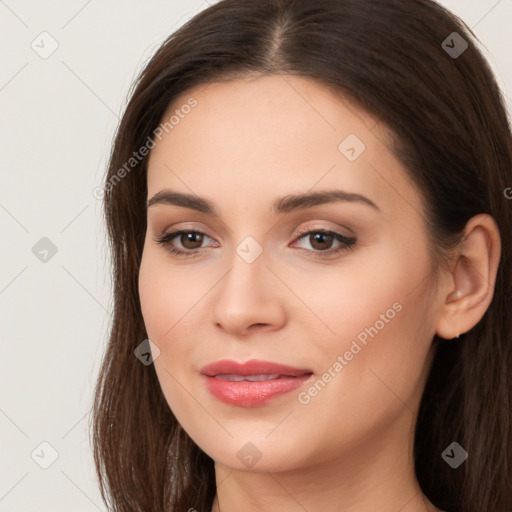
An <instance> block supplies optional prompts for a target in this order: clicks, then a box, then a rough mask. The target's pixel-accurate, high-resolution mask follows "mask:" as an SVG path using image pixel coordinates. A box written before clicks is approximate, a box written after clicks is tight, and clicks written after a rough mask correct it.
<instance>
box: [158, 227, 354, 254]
mask: <svg viewBox="0 0 512 512" xmlns="http://www.w3.org/2000/svg"><path fill="white" fill-rule="evenodd" d="M182 234H198V235H204V236H206V237H208V235H206V233H203V232H202V231H194V230H177V231H172V232H170V233H166V234H163V235H162V236H160V237H157V238H155V239H154V241H155V242H157V243H158V244H160V245H162V246H163V247H164V248H165V249H166V250H167V251H169V252H170V253H171V254H173V255H175V256H178V257H187V256H189V257H191V256H196V255H198V254H199V253H201V252H203V250H202V249H204V248H200V249H190V250H187V251H183V250H180V249H177V248H176V247H173V246H172V245H169V244H170V242H171V241H172V240H174V239H175V238H177V237H178V236H180V235H182ZM311 234H322V235H332V236H333V237H334V238H335V239H336V240H337V241H338V242H340V244H341V245H340V246H339V247H338V248H337V249H330V250H328V251H318V250H310V249H303V250H304V251H307V252H308V253H313V254H308V256H310V257H317V256H320V257H324V255H325V257H327V256H332V255H333V254H338V253H341V252H344V251H349V250H352V249H353V248H354V247H355V246H356V239H355V238H352V237H348V236H345V235H342V234H341V233H337V232H336V231H329V230H326V229H309V230H303V231H300V232H299V233H297V237H296V238H297V240H300V239H301V238H303V237H305V236H306V235H311ZM208 238H210V237H208Z"/></svg>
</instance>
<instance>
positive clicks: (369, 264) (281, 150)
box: [139, 75, 436, 471]
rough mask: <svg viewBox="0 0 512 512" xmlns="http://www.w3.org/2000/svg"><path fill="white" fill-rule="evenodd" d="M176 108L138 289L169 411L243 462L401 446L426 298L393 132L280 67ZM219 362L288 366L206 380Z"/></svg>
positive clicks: (230, 369)
mask: <svg viewBox="0 0 512 512" xmlns="http://www.w3.org/2000/svg"><path fill="white" fill-rule="evenodd" d="M191 98H193V99H191ZM187 104H189V105H191V104H193V105H195V106H194V107H193V108H186V107H184V105H187ZM176 110H178V112H179V113H181V114H179V115H178V117H179V122H176V119H175V120H174V121H175V122H174V123H173V124H172V129H169V128H168V129H167V130H164V131H163V134H162V135H161V136H160V139H161V140H160V139H156V142H157V143H156V147H154V149H153V150H152V153H151V155H150V159H149V163H148V200H149V201H150V202H151V205H150V206H149V207H148V215H147V233H146V239H145V245H144V251H143V257H142V262H141V266H140V274H139V290H140V300H141V308H142V313H143V317H144V322H145V325H146V329H147V333H148V337H149V339H150V340H151V341H152V342H153V344H154V346H156V347H158V350H159V355H158V357H156V359H155V363H154V364H155V370H156V373H157V376H158V379H159V382H160V384H161V387H162V390H163V393H164V395H165V397H166V400H167V402H168V404H169V407H170V408H171V410H172V411H173V413H174V415H175V416H176V418H177V420H178V421H179V422H180V424H181V425H182V426H183V428H184V429H185V431H186V432H187V433H188V434H189V435H190V437H191V438H192V439H193V440H194V441H195V442H196V443H197V444H198V446H199V447H200V448H201V449H203V450H204V451H205V452H206V453H207V454H208V455H209V456H210V457H212V458H213V459H214V460H215V461H216V462H217V463H220V464H223V465H226V466H229V467H231V468H237V469H242V470H248V469H251V470H252V471H278V470H287V469H297V468H300V467H305V466H311V465H312V464H319V463H321V462H326V461H332V460H334V459H336V458H340V457H344V456H345V457H348V456H349V454H351V453H360V452H361V450H363V449H370V447H371V449H372V450H375V449H378V446H379V444H382V443H384V442H387V443H388V444H389V443H390V442H391V440H393V441H392V442H393V443H394V442H402V443H403V442H404V440H405V439H408V438H409V437H410V436H411V435H412V426H411V425H412V424H413V421H414V413H413V412H412V411H415V410H416V409H417V406H418V403H419V400H420V397H421V393H422V391H423V387H424V383H425V378H426V375H427V373H428V369H429V366H430V362H431V355H432V338H433V336H434V333H435V317H436V306H435V304H436V301H435V297H434V295H433V283H432V279H431V269H432V263H431V256H430V252H429V246H428V241H427V233H426V228H425V222H424V218H423V214H422V212H423V208H422V205H421V197H420V194H419V192H418V190H417V189H416V188H415V187H414V186H413V184H412V183H411V182H410V181H409V180H408V179H407V177H406V170H405V169H404V167H403V166H402V165H401V164H400V163H399V162H398V161H397V160H396V159H395V157H394V156H393V154H392V152H391V149H390V148H391V145H390V139H389V137H388V134H387V132H386V131H385V129H384V128H383V127H382V126H381V125H380V124H378V123H377V122H376V120H375V119H372V118H371V117H370V116H368V115H366V114H365V113H364V112H363V111H361V110H359V109H358V108H356V107H355V106H354V105H352V104H350V103H348V102H347V101H346V100H344V99H343V98H341V97H340V96H338V95H336V94H335V93H334V92H333V91H330V90H329V89H327V88H325V86H323V85H320V84H318V83H316V82H314V81H311V80H309V79H307V78H302V77H297V76H288V75H282V76H278V75H272V76H267V77H259V78H250V79H249V78H248V79H243V80H237V81H232V82H224V83H213V84H208V85H207V86H200V87H197V88H194V89H191V90H189V91H187V92H186V93H184V94H182V95H181V96H180V97H179V98H177V99H176V100H175V102H174V103H173V105H172V106H171V107H170V108H169V110H168V112H167V113H166V115H165V116H164V120H163V121H164V122H165V121H167V120H168V119H169V118H170V117H171V116H172V115H173V114H175V111H176ZM171 192H172V194H174V195H171ZM325 192H327V193H331V192H337V195H333V196H332V197H330V199H329V200H327V199H326V197H323V198H322V197H321V196H319V195H318V194H320V193H325ZM180 194H186V195H189V196H191V198H192V199H195V200H197V199H198V198H201V199H203V200H204V201H206V202H207V203H209V208H207V207H206V206H205V203H201V204H200V205H199V206H198V205H197V204H196V205H195V206H196V207H197V208H199V209H196V208H195V207H194V205H193V204H191V203H190V202H188V203H187V204H186V201H185V199H184V198H183V197H182V196H180ZM312 194H313V195H316V196H312V197H311V198H310V199H309V200H306V199H304V198H302V200H301V199H300V196H303V195H312ZM315 197H316V199H315ZM208 210H211V211H208ZM180 231H183V232H184V233H180ZM173 251H178V252H175V253H173ZM157 354H158V353H157V352H156V351H155V355H157ZM225 360H229V361H231V362H235V363H240V364H242V365H243V363H246V362H249V361H254V360H257V361H265V362H267V363H274V364H276V365H286V366H287V367H292V368H293V369H295V370H296V371H293V370H290V369H289V368H280V367H277V366H276V367H273V366H268V365H267V366H265V365H263V366H262V365H258V364H255V365H253V366H250V365H248V366H246V367H245V368H244V367H237V366H229V365H228V366H222V365H220V366H217V367H215V366H213V367H212V366H210V369H211V371H210V372H209V373H210V376H206V375H205V372H206V370H205V367H206V366H208V365H211V364H212V363H215V362H218V361H225ZM228 374H229V375H228ZM214 375H217V377H216V376H214ZM248 375H253V377H249V379H247V376H248ZM257 375H259V377H258V376H257ZM258 379H261V380H259V381H258ZM298 447H300V448H298ZM251 457H252V458H251ZM254 461H256V462H254Z"/></svg>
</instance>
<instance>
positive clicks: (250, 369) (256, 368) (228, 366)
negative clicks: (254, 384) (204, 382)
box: [201, 359, 312, 377]
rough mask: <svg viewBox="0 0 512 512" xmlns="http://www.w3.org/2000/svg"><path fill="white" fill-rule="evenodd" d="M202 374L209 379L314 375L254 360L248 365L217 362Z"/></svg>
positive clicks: (305, 370)
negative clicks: (231, 376) (219, 377)
mask: <svg viewBox="0 0 512 512" xmlns="http://www.w3.org/2000/svg"><path fill="white" fill-rule="evenodd" d="M201 373H202V374H203V375H207V376H208V377H215V376H217V375H240V376H248V375H279V376H286V377H298V376H301V375H305V374H307V373H312V371H311V370H309V369H304V368H302V369H300V368H294V367H292V366H286V365H283V364H277V363H272V362H270V361H258V360H256V359H253V360H251V361H247V362H246V363H237V362H236V361H230V360H227V359H224V360H222V361H216V362H214V363H211V364H208V365H206V366H204V367H203V368H201Z"/></svg>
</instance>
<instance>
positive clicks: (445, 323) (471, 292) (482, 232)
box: [436, 214, 501, 339]
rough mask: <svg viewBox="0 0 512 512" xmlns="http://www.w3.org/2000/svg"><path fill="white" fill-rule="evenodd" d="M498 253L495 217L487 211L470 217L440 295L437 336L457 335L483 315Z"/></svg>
mask: <svg viewBox="0 0 512 512" xmlns="http://www.w3.org/2000/svg"><path fill="white" fill-rule="evenodd" d="M500 256H501V239H500V233H499V229H498V226H497V225H496V222H495V220H494V218H493V217H491V216H490V215H487V214H479V215H476V216H474V217H472V218H471V219H470V220H469V221H468V222H467V224H466V226H465V228H464V235H463V238H462V240H461V244H460V252H459V255H458V257H457V260H456V262H455V265H454V266H453V267H452V270H451V274H450V275H449V276H448V278H449V279H448V280H447V283H448V284H447V286H446V287H445V289H446V290H445V291H444V292H443V294H444V295H443V296H442V297H441V299H442V301H443V303H442V305H441V309H440V312H439V316H438V319H437V324H436V333H437V335H438V336H440V337H441V338H445V339H452V338H456V337H457V336H458V335H459V334H463V333H465V332H467V331H469V330H470V329H472V328H473V327H474V326H475V325H476V324H477V323H478V322H479V321H480V319H481V318H482V317H483V316H484V314H485V312H486V311H487V308H488V307H489V305H490V303H491V301H492V297H493V295H494V286H495V283H496V275H497V272H498V264H499V261H500Z"/></svg>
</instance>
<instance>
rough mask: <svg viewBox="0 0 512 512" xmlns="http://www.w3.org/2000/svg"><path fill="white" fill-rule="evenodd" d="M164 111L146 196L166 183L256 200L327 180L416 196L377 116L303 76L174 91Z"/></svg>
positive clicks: (369, 191)
mask: <svg viewBox="0 0 512 512" xmlns="http://www.w3.org/2000/svg"><path fill="white" fill-rule="evenodd" d="M190 104H193V105H195V106H194V107H193V108H189V107H187V105H190ZM171 117H173V121H174V122H173V123H171V124H169V123H168V130H164V131H163V133H162V136H161V140H156V139H155V142H156V147H155V148H154V149H153V150H152V152H151V156H150V160H149V165H148V196H149V197H151V195H153V194H155V193H157V192H158V191H159V190H161V189H162V188H165V187H170V188H173V189H180V190H182V191H183V192H188V193H191V192H192V193H197V194H199V195H201V196H210V197H211V196H212V194H213V193H215V194H217V193H218V192H219V191H226V192H233V191H235V190H236V191H237V192H238V195H239V196H244V195H245V197H247V198H250V197H252V198H256V197H258V198H260V199H261V200H264V199H266V198H268V200H270V199H271V198H272V196H274V195H275V196H278V195H280V193H290V191H291V188H294V190H296V191H298V190H301V191H305V190H310V189H312V188H314V187H320V188H325V187H331V186H332V187H339V188H344V189H349V190H351V191H353V192H359V193H363V192H364V193H365V195H369V196H373V197H374V198H377V197H381V202H382V201H384V202H388V203H390V202H392V201H393V200H396V197H393V196H396V194H397V193H398V194H405V195H408V196H411V195H412V196H414V195H415V191H414V190H413V188H414V187H412V184H411V183H410V181H409V179H408V177H407V175H406V173H405V169H404V168H403V167H402V166H401V164H400V162H398V161H397V160H396V158H395V157H394V155H393V154H392V151H391V138H390V136H389V132H388V131H387V130H386V129H385V128H384V127H383V126H382V125H381V124H379V122H378V120H376V119H374V118H372V117H371V116H370V115H368V114H367V113H365V112H364V111H362V110H361V109H359V108H357V107H355V106H354V105H353V104H351V103H349V102H348V101H347V100H346V99H345V98H343V96H341V95H340V94H338V93H336V92H334V91H333V90H332V89H329V88H327V87H325V86H324V85H322V84H319V83H317V82H315V81H313V80H310V79H307V78H304V77H298V76H291V75H270V76H264V77H261V76H260V77H250V78H245V79H240V80H234V81H227V82H214V83H210V84H207V85H201V86H198V87H194V88H191V89H189V90H187V91H185V92H184V93H182V94H181V95H180V96H178V97H177V98H175V100H174V101H173V102H172V104H171V105H170V106H169V108H168V109H167V111H166V113H165V115H164V116H163V119H162V123H165V122H166V121H168V120H169V119H171ZM169 125H172V128H169ZM386 181H387V182H388V183H389V182H391V183H392V186H391V187H389V185H388V186H386ZM187 189H188V190H187ZM274 191H275V194H273V192H274ZM411 199H412V200H414V199H413V198H412V197H411ZM416 199H417V197H416Z"/></svg>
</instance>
